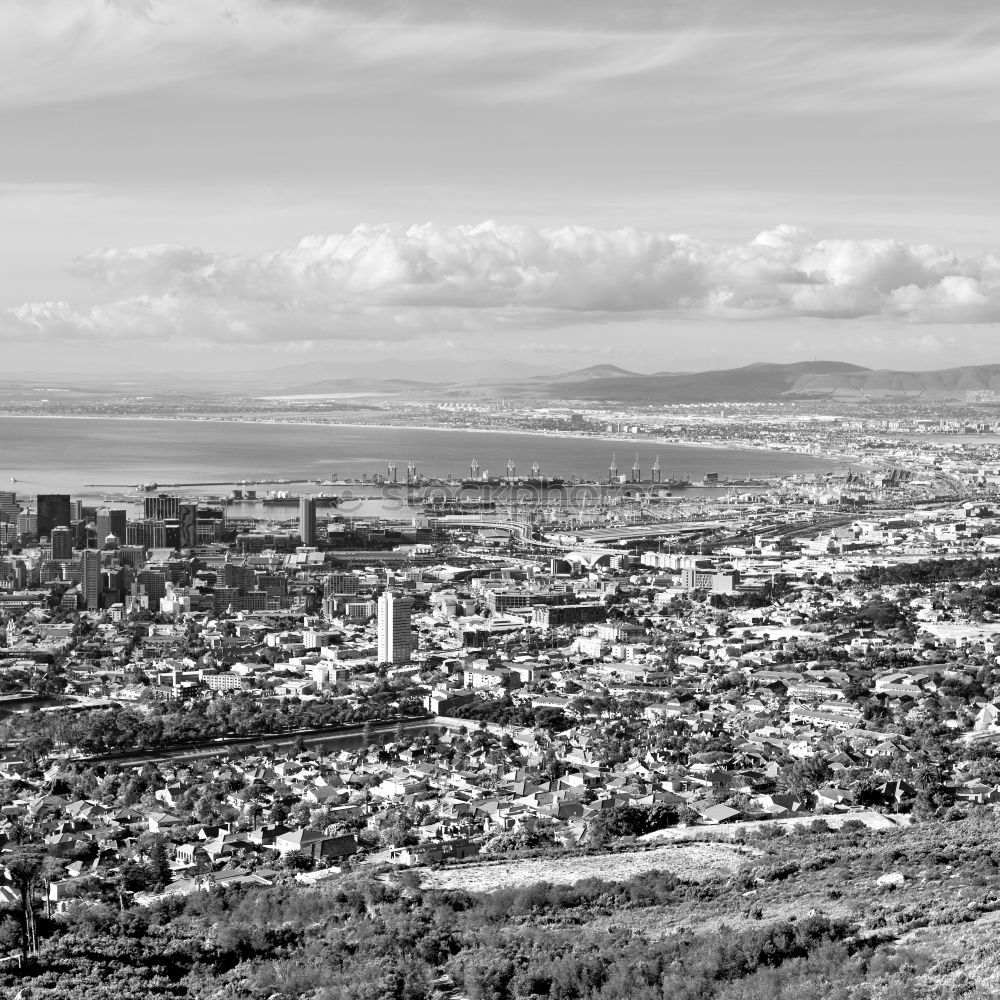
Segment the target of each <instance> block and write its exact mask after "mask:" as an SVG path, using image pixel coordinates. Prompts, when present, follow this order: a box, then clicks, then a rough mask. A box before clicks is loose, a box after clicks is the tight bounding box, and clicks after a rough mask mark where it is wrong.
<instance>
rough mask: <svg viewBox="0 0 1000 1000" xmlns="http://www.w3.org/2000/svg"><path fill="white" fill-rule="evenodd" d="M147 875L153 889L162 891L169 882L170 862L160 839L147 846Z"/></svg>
mask: <svg viewBox="0 0 1000 1000" xmlns="http://www.w3.org/2000/svg"><path fill="white" fill-rule="evenodd" d="M149 873H150V878H151V879H152V881H153V885H154V887H156V888H158V889H162V888H163V886H165V885H166V884H167V883H168V882H169V881H170V876H171V874H172V873H171V871H170V861H169V859H168V858H167V848H166V845H165V844H164V842H163V838H162V837H159V836H158V837H156V838H155V839H154V840H153V842H152V843H151V844H150V845H149Z"/></svg>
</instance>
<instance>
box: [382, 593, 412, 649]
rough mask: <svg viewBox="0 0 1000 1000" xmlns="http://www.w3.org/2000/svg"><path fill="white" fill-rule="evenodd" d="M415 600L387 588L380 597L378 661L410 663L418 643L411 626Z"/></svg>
mask: <svg viewBox="0 0 1000 1000" xmlns="http://www.w3.org/2000/svg"><path fill="white" fill-rule="evenodd" d="M412 612H413V602H412V601H411V600H410V599H409V598H408V597H401V596H400V595H399V594H395V593H393V592H392V591H391V590H387V591H386V592H385V593H384V594H383V595H382V596H381V597H380V598H379V599H378V626H377V628H378V662H379V663H409V662H410V654H411V653H412V652H413V650H414V648H415V646H416V643H415V641H414V635H413V630H412V629H411V627H410V616H411V614H412Z"/></svg>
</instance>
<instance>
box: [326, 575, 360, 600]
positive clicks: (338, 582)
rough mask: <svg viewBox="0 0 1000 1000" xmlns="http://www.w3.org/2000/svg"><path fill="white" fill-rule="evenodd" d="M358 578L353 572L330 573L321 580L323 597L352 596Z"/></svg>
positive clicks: (355, 589) (355, 590) (356, 586)
mask: <svg viewBox="0 0 1000 1000" xmlns="http://www.w3.org/2000/svg"><path fill="white" fill-rule="evenodd" d="M359 583H360V580H359V579H358V577H357V575H356V574H354V573H331V574H330V575H329V576H328V577H327V578H326V580H325V581H324V582H323V596H324V597H333V596H335V597H353V596H354V595H355V594H357V592H358V585H359Z"/></svg>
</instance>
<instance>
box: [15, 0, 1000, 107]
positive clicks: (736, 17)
mask: <svg viewBox="0 0 1000 1000" xmlns="http://www.w3.org/2000/svg"><path fill="white" fill-rule="evenodd" d="M964 20H965V21H968V20H969V19H967V18H966V19H964ZM998 23H1000V12H998V11H996V10H993V9H990V8H989V6H988V5H985V6H984V5H982V4H979V5H978V7H977V9H976V11H975V28H974V30H971V29H969V28H968V27H967V25H966V24H965V23H963V18H962V17H961V16H960V15H956V16H949V17H943V16H942V15H941V11H940V7H939V6H938V5H936V4H935V5H931V4H929V3H921V2H919V0H913V2H911V3H910V4H909V5H908V6H907V16H906V18H903V19H900V18H899V17H898V16H897V15H896V12H895V11H892V10H888V9H886V10H882V9H880V8H879V6H878V5H871V4H857V5H851V4H847V5H843V4H842V5H838V6H837V8H836V10H830V11H827V10H824V9H823V8H822V7H816V8H815V9H813V8H807V7H803V5H802V4H801V3H797V2H792V0H772V2H764V0H762V2H760V3H754V4H731V3H723V2H719V0H704V2H702V3H698V4H676V5H665V4H646V3H642V2H623V3H620V4H615V5H609V4H607V3H605V2H604V0H571V2H565V0H562V2H560V0H547V2H546V3H545V4H537V3H536V4H531V3H516V2H506V3H503V4H494V5H484V4H475V5H460V4H455V3H450V2H437V0H421V3H419V4H412V5H401V4H398V3H394V2H391V0H336V2H334V0H324V2H315V3H311V2H304V0H301V2H297V0H73V2H70V3H67V2H66V0H6V2H5V3H3V4H0V104H2V105H6V106H13V107H17V106H31V105H34V104H39V103H46V102H61V101H68V102H72V101H78V100H88V99H94V98H98V99H100V98H106V97H114V96H120V95H126V94H130V95H134V94H136V93H143V92H144V93H152V92H155V91H157V90H161V89H164V88H181V89H186V92H188V93H192V92H195V93H197V94H198V95H199V96H201V97H202V98H212V99H216V100H223V101H233V100H256V99H260V98H261V97H263V96H267V97H269V98H270V97H274V96H276V95H281V96H294V95H303V94H310V95H329V94H330V93H332V92H336V91H340V92H342V93H350V94H353V93H358V92H365V91H367V92H373V91H379V92H383V93H384V92H392V91H404V92H406V93H412V92H413V90H414V88H417V89H420V88H423V89H424V90H425V91H428V92H432V93H444V94H447V95H448V96H449V97H450V98H452V99H456V100H487V101H491V102H525V101H527V102H530V101H535V100H539V99H551V98H554V97H558V96H560V95H574V96H577V95H580V94H581V93H586V94H588V96H589V97H590V98H591V99H593V100H608V99H611V100H612V101H614V100H616V99H618V98H619V97H620V96H621V90H620V89H619V88H622V87H624V88H628V87H631V86H633V85H634V84H636V82H637V81H639V82H641V83H644V84H645V86H644V88H643V90H642V103H643V104H645V105H647V106H658V107H664V106H669V107H672V108H674V109H680V110H683V109H685V108H687V109H692V110H693V109H698V111H699V113H704V112H705V110H706V108H710V109H712V111H713V112H714V113H720V114H725V113H737V114H738V113H744V112H748V111H749V112H751V113H753V112H757V111H759V110H761V109H762V108H765V107H771V108H776V109H780V110H784V111H788V112H793V113H797V114H799V113H801V114H808V115H815V114H816V113H817V112H823V111H830V110H836V111H848V112H857V111H870V110H873V109H898V108H902V109H908V110H909V111H911V112H913V111H915V112H917V113H920V114H923V115H926V114H928V113H931V112H935V111H936V112H939V113H948V114H960V115H962V116H963V117H965V118H975V119H990V120H995V118H996V114H997V107H996V102H995V100H994V95H995V92H996V87H997V86H998V85H1000V59H998V46H997V42H996V30H997V26H998ZM668 84H669V85H668Z"/></svg>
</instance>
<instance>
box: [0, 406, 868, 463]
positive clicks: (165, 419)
mask: <svg viewBox="0 0 1000 1000" xmlns="http://www.w3.org/2000/svg"><path fill="white" fill-rule="evenodd" d="M0 419H8V420H107V421H136V420H140V421H149V422H159V423H192V424H241V425H246V426H252V425H254V424H263V425H266V426H289V427H330V428H338V427H358V428H366V429H369V430H398V431H450V432H452V433H462V434H507V435H510V434H523V435H530V436H533V437H543V438H556V439H566V440H574V441H597V442H601V443H606V444H612V445H613V444H628V445H634V444H639V445H664V446H667V447H678V448H711V449H716V450H718V451H737V452H746V453H748V454H773V455H794V456H799V457H802V458H808V459H820V460H822V461H823V462H824V463H832V464H837V463H840V462H845V461H852V460H855V459H853V458H852V457H851V456H841V455H832V456H831V455H829V454H819V453H816V452H809V451H800V450H798V449H796V448H788V449H782V448H775V447H773V446H768V445H755V444H749V443H747V442H746V441H742V440H741V441H736V442H732V443H729V442H723V441H718V440H715V439H712V440H707V441H695V440H685V441H678V440H674V439H671V438H662V437H653V436H648V435H647V436H644V437H637V436H628V437H612V436H609V435H607V434H574V433H572V432H571V431H549V430H545V431H541V430H525V429H521V428H516V427H442V426H440V425H434V424H405V425H404V424H384V423H368V422H361V421H358V422H353V423H350V422H345V421H336V422H334V421H325V420H273V419H271V420H248V419H245V418H240V417H232V418H231V417H221V416H213V417H192V416H176V417H170V416H163V415H146V414H141V415H140V414H121V415H117V416H114V415H105V414H93V413H79V414H78V413H0Z"/></svg>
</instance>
